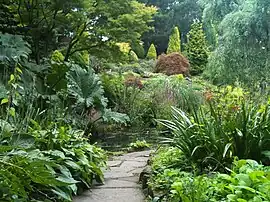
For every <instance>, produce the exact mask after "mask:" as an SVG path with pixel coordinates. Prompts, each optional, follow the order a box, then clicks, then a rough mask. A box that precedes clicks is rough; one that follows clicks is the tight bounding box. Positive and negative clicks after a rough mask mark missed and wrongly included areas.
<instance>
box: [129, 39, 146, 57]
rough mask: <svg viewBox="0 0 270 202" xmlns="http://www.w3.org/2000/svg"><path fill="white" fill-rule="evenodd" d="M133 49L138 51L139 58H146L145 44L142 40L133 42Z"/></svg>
mask: <svg viewBox="0 0 270 202" xmlns="http://www.w3.org/2000/svg"><path fill="white" fill-rule="evenodd" d="M131 49H132V50H133V51H134V52H135V53H136V55H137V56H138V58H140V59H144V58H145V51H144V48H143V45H141V44H140V42H135V43H132V44H131Z"/></svg>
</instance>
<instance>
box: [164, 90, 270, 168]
mask: <svg viewBox="0 0 270 202" xmlns="http://www.w3.org/2000/svg"><path fill="white" fill-rule="evenodd" d="M205 96H206V100H208V105H207V107H205V106H201V107H200V108H199V110H196V109H195V108H194V109H192V108H191V109H192V111H190V113H189V114H187V113H185V112H184V111H183V110H180V109H176V108H174V109H173V120H172V121H161V123H162V124H164V125H165V126H166V127H168V128H169V129H170V130H171V131H172V134H173V136H174V137H173V138H172V140H171V142H172V145H174V146H176V147H178V148H180V149H181V150H182V151H183V153H184V155H185V156H186V158H187V159H188V160H189V161H190V162H191V163H192V164H196V165H197V167H198V168H201V169H205V168H208V169H214V168H215V169H216V168H217V167H218V168H220V169H224V166H229V165H230V164H231V162H232V160H233V157H235V156H237V157H239V158H241V159H246V158H249V159H254V160H257V161H261V160H262V159H263V152H265V151H267V150H269V146H270V142H269V141H268V140H269V138H270V132H269V131H268V130H267V128H268V127H270V125H269V123H270V120H269V119H270V108H269V105H270V103H269V102H268V103H264V104H256V103H251V102H249V101H247V100H245V99H244V97H243V92H242V91H241V89H239V88H238V89H235V90H233V89H232V88H230V87H229V88H228V89H225V91H223V93H221V94H218V95H217V97H214V96H213V95H212V94H211V93H209V94H206V95H205Z"/></svg>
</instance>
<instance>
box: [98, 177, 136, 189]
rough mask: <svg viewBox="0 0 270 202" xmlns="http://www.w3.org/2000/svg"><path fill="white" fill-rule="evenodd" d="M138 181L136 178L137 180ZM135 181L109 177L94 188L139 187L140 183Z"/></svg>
mask: <svg viewBox="0 0 270 202" xmlns="http://www.w3.org/2000/svg"><path fill="white" fill-rule="evenodd" d="M137 181H138V180H137ZM137 181H127V180H122V179H109V180H106V182H105V184H104V185H103V186H96V187H94V189H104V188H140V187H141V186H140V184H138V182H137Z"/></svg>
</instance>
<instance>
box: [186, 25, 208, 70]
mask: <svg viewBox="0 0 270 202" xmlns="http://www.w3.org/2000/svg"><path fill="white" fill-rule="evenodd" d="M185 54H186V56H187V57H188V59H189V62H190V64H191V70H190V71H191V74H193V75H197V74H200V73H202V72H203V70H204V69H205V67H206V64H207V61H208V56H209V47H208V45H207V41H206V36H205V34H204V31H203V27H202V23H199V22H195V23H193V24H192V25H191V30H190V31H189V33H188V35H187V43H186V44H185Z"/></svg>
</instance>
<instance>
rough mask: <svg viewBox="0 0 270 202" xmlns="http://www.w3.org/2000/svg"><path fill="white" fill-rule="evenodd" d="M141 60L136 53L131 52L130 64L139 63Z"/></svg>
mask: <svg viewBox="0 0 270 202" xmlns="http://www.w3.org/2000/svg"><path fill="white" fill-rule="evenodd" d="M138 60H139V58H138V56H137V54H136V53H135V52H134V51H130V52H129V61H130V62H138Z"/></svg>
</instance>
